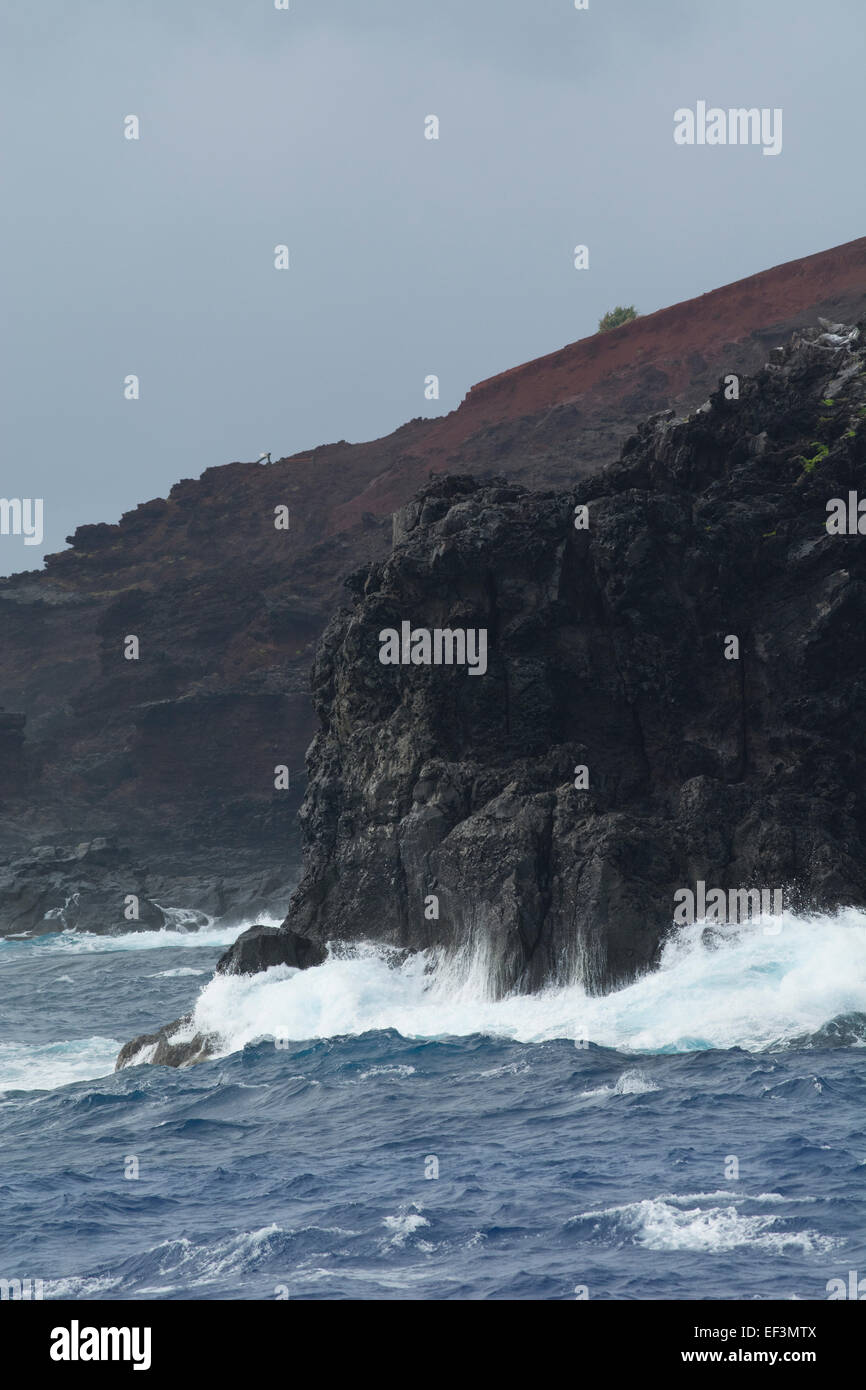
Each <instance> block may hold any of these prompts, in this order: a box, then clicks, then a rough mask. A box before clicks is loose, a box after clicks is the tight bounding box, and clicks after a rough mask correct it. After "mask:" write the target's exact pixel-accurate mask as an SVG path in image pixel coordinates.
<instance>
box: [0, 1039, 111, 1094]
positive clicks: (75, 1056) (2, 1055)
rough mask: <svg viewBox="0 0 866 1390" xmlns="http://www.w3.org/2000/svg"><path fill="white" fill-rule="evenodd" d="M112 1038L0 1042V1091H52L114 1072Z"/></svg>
mask: <svg viewBox="0 0 866 1390" xmlns="http://www.w3.org/2000/svg"><path fill="white" fill-rule="evenodd" d="M120 1047H121V1044H120V1043H119V1042H117V1040H116V1039H115V1038H99V1037H93V1038H73V1039H72V1040H71V1041H68V1042H54V1043H44V1044H38V1043H18V1042H8V1043H0V1092H2V1091H52V1090H53V1089H54V1087H55V1086H71V1085H72V1084H73V1082H75V1081H89V1080H91V1079H92V1078H93V1077H96V1076H107V1075H108V1074H109V1073H111V1072H113V1071H114V1063H115V1061H116V1060H117V1054H118V1052H119V1051H120Z"/></svg>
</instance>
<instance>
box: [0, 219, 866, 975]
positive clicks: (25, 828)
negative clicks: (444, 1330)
mask: <svg viewBox="0 0 866 1390" xmlns="http://www.w3.org/2000/svg"><path fill="white" fill-rule="evenodd" d="M864 313H866V239H861V240H859V241H856V242H852V243H850V244H849V245H847V246H843V247H839V248H837V249H835V250H833V251H827V252H824V253H821V254H820V255H817V256H811V257H808V258H806V259H804V260H802V261H796V262H791V263H790V264H788V265H784V266H780V267H777V268H775V269H773V270H770V271H766V272H763V273H762V274H759V275H755V276H752V277H751V278H749V279H748V280H744V281H740V282H738V283H737V284H735V285H730V286H727V287H725V288H723V289H720V290H715V291H713V292H712V293H710V294H706V295H703V296H701V297H700V298H699V299H696V300H692V301H689V302H688V303H685V304H680V305H676V306H674V307H673V308H670V309H664V310H660V311H659V312H657V313H654V314H650V315H647V316H645V317H643V318H639V319H637V320H636V321H634V322H632V323H628V324H626V325H624V326H623V327H621V328H619V329H617V330H615V331H614V332H612V333H608V334H599V335H595V336H594V337H592V338H589V339H585V340H583V341H582V342H579V343H576V344H573V345H571V346H569V347H566V348H563V349H561V350H560V351H558V352H556V353H553V354H551V355H550V356H548V357H546V358H542V359H539V360H538V361H537V362H532V363H528V364H526V365H525V366H522V367H518V368H515V369H514V370H513V371H510V372H506V373H504V374H502V375H501V376H499V377H495V378H493V379H491V380H489V381H486V382H483V383H480V384H479V385H478V386H476V387H474V388H473V389H472V390H471V391H470V392H469V394H468V395H467V397H466V399H465V401H464V402H463V404H462V405H461V406H460V408H459V409H458V410H456V411H454V412H452V413H451V414H449V415H447V416H444V417H442V418H440V419H434V420H425V419H418V420H414V421H411V422H410V423H409V424H407V425H404V426H403V427H402V428H401V429H399V430H397V431H396V432H395V433H394V434H393V435H391V436H389V437H388V438H386V439H382V440H378V441H374V442H372V443H367V444H358V445H351V444H347V443H346V442H345V441H342V442H340V443H337V444H332V445H327V446H323V447H322V448H320V449H317V450H315V452H314V453H312V454H306V455H302V456H295V457H293V458H285V459H280V460H278V461H277V462H275V463H273V464H256V463H233V464H229V465H226V466H224V467H216V468H211V469H208V470H207V471H206V472H205V473H204V474H202V476H201V478H200V479H198V480H189V479H187V480H184V481H182V482H180V483H178V484H177V485H176V486H175V487H174V488H173V489H172V490H171V493H170V494H169V496H168V498H166V499H161V498H160V499H155V500H153V501H150V502H147V503H144V504H142V505H141V506H139V507H137V508H136V509H135V510H134V511H132V512H129V513H127V514H125V515H124V516H123V517H122V518H121V521H120V522H119V523H118V524H117V525H114V526H112V525H105V524H100V525H94V526H84V527H79V529H78V530H77V531H76V533H75V535H74V536H73V537H71V538H70V548H69V549H68V550H66V551H63V552H61V553H59V554H57V555H54V556H50V557H48V560H47V562H46V568H45V570H44V571H39V572H31V573H25V574H20V575H15V576H13V577H12V578H9V579H4V580H0V640H2V644H3V663H2V674H0V706H3V707H5V711H4V713H3V716H2V721H0V722H3V724H4V729H3V731H0V732H3V738H2V743H3V749H2V753H3V762H4V777H3V784H2V790H0V797H2V802H0V851H2V853H3V857H4V859H5V868H4V869H3V871H2V873H0V933H10V932H21V931H25V932H33V931H37V932H38V931H45V930H54V929H56V925H57V923H58V920H59V921H60V922H62V923H65V924H66V925H68V926H79V927H83V926H87V927H88V928H89V929H92V930H114V929H126V930H128V929H129V927H130V925H135V921H133V922H130V921H129V920H128V918H127V915H126V911H125V908H124V904H125V903H126V902H127V900H128V898H129V895H130V894H134V895H135V896H136V897H137V898H138V900H139V911H140V915H139V918H138V919H137V920H138V924H139V925H142V926H145V925H147V926H152V925H154V924H157V923H159V922H161V921H164V920H166V912H167V910H168V907H173V908H175V909H176V910H177V911H178V912H180V913H181V918H180V919H179V920H188V921H194V920H197V919H196V918H195V917H194V916H190V914H193V913H194V912H196V911H198V912H208V913H212V914H213V915H219V916H222V917H232V916H233V917H234V918H235V919H236V920H241V919H243V918H246V920H249V919H250V916H251V915H253V914H259V913H263V912H265V911H271V912H278V913H279V914H280V915H281V914H282V913H283V912H284V910H285V904H286V902H287V900H288V897H289V894H290V892H291V889H292V887H293V886H294V883H295V881H296V877H297V859H298V853H299V848H298V841H297V836H296V812H297V809H298V805H299V803H300V799H301V796H302V794H303V790H304V770H303V763H304V752H305V750H306V748H307V746H308V744H309V742H310V739H311V738H312V736H313V734H314V733H315V730H316V715H315V713H314V710H313V707H312V705H311V702H310V698H309V673H310V668H311V664H312V661H313V654H314V652H315V648H316V643H317V640H318V639H319V637H320V636H321V634H322V632H323V630H324V628H325V626H326V624H327V622H328V620H329V618H330V616H331V614H332V613H333V611H334V609H335V607H336V606H337V604H338V603H339V602H340V595H341V587H342V581H343V578H344V576H345V575H346V574H347V573H349V572H350V571H353V570H357V567H358V566H359V565H365V564H368V563H371V562H379V563H381V562H383V561H385V557H386V556H387V555H388V552H389V549H390V546H391V540H392V514H393V512H394V511H396V510H399V509H400V508H402V507H404V506H405V505H406V504H407V503H408V502H409V499H410V498H411V497H412V496H413V494H414V493H415V492H416V491H417V489H418V487H419V486H420V485H421V484H422V483H423V482H424V481H425V480H426V479H428V476H429V475H430V474H431V473H432V474H433V475H434V476H435V475H438V474H459V475H464V476H466V475H469V476H472V477H474V478H475V479H477V480H480V481H481V482H482V483H483V484H484V486H487V487H494V491H495V492H496V495H497V496H498V495H499V491H498V489H499V488H500V487H501V486H502V485H499V484H497V485H494V484H493V483H491V482H490V479H491V478H492V477H493V475H504V476H505V477H506V478H507V479H508V480H509V482H510V483H511V484H519V485H522V486H523V487H526V488H533V489H538V488H544V487H572V486H573V485H574V484H575V483H577V482H579V481H580V480H582V479H583V480H587V479H590V478H592V477H594V476H596V475H597V474H598V472H599V469H600V468H602V467H603V465H605V464H607V463H610V462H611V461H613V460H615V459H616V457H617V455H618V452H619V449H620V447H621V445H622V444H623V442H624V441H625V440H626V439H627V437H628V436H629V435H630V434H631V433H632V432H633V431H634V429H635V428H636V427H637V425H638V423H639V422H640V420H642V419H643V418H645V416H646V415H647V414H649V413H651V412H652V411H654V410H658V409H659V408H663V407H673V408H674V409H675V410H676V411H677V412H678V413H680V414H682V413H685V412H688V411H689V410H692V409H694V408H695V407H696V406H697V405H698V404H699V403H700V402H701V401H702V400H703V399H705V397H706V396H707V395H708V394H709V392H710V391H711V390H712V389H713V388H714V386H715V384H716V382H717V381H718V379H719V377H720V376H721V375H723V374H730V373H740V374H743V373H745V372H749V371H755V370H757V369H758V368H759V367H760V365H761V364H762V363H763V361H764V360H765V359H766V357H767V354H768V352H769V350H770V348H771V347H773V346H774V345H776V344H778V343H781V342H783V341H784V340H785V339H786V337H787V336H788V335H789V334H790V332H791V331H792V330H793V329H794V328H796V327H798V326H803V325H807V324H811V323H814V322H816V319H817V316H818V315H819V314H824V315H828V316H830V317H831V318H833V319H840V320H845V321H848V322H852V321H854V320H856V319H858V318H860V317H862V315H863V314H864ZM485 480H487V481H486V482H485ZM446 486H448V487H452V486H455V484H452V483H449V484H447V485H446ZM460 486H461V487H463V486H466V484H460ZM431 505H432V503H431ZM466 505H467V507H470V506H471V505H472V503H471V498H470V497H469V495H467V500H466ZM497 505H499V504H497ZM532 505H533V506H534V503H533V504H532ZM548 505H551V506H552V505H554V504H553V503H549V504H548ZM559 505H564V504H559ZM514 506H515V508H517V510H518V511H519V510H520V508H521V507H524V506H525V507H529V506H530V503H529V502H526V503H521V504H518V503H516V502H515V503H514ZM280 507H287V508H288V509H289V525H288V529H281V530H278V529H277V528H276V527H275V525H274V518H275V509H276V508H280ZM538 524H539V525H541V523H540V522H539V523H538ZM548 524H550V523H548ZM541 530H542V532H543V531H544V527H543V526H541ZM413 543H416V544H420V543H421V540H420V537H417V538H415V541H414V542H413ZM387 563H391V562H387ZM491 563H492V559H491ZM130 634H134V635H136V636H137V637H138V639H139V643H140V656H139V659H138V660H126V659H125V655H124V651H125V642H126V638H127V636H128V635H130ZM332 640H333V638H332V636H329V637H328V639H327V642H326V647H325V650H328V646H327V644H328V643H330V642H332ZM322 659H323V658H322ZM320 668H321V659H320V665H319V667H318V668H317V669H320ZM501 679H502V676H501V673H500V674H499V675H497V674H496V673H495V672H491V674H490V675H489V676H487V677H484V678H483V679H478V680H476V681H472V685H473V686H474V685H477V686H479V687H480V688H481V689H487V690H488V692H489V691H490V690H492V689H493V687H494V686H495V684H496V681H497V680H501ZM316 682H317V691H319V693H318V694H317V697H316V699H317V703H318V705H319V711H320V715H319V717H321V712H322V703H321V692H320V686H321V681H320V678H319V677H318V676H317V677H316ZM474 698H475V699H479V700H480V699H481V696H480V694H479V695H476V696H475V697H474ZM491 717H492V715H491ZM25 718H26V723H22V720H23V719H25ZM574 736H575V737H577V734H576V733H575V735H574ZM585 738H586V735H585V733H581V734H580V739H579V740H578V741H580V740H583V741H585ZM531 746H532V747H535V746H536V745H535V744H532V745H531ZM277 767H286V768H287V769H288V770H289V777H290V786H289V788H288V789H284V788H283V787H282V786H280V787H279V788H277V787H276V786H275V769H276V768H277ZM596 790H597V789H596ZM593 794H595V791H594V792H593ZM305 814H306V813H305ZM161 904H162V906H161ZM166 905H168V907H167V906H166ZM46 914H50V915H49V916H46ZM184 914H185V915H184ZM440 920H442V921H444V916H443V917H442V918H441V919H440ZM310 927H311V929H312V928H313V927H315V929H316V930H318V925H317V924H316V923H314V922H313V921H312V919H311V921H310ZM443 929H444V928H443ZM395 932H396V928H395ZM396 934H397V935H399V933H396ZM516 959H517V957H515V960H516Z"/></svg>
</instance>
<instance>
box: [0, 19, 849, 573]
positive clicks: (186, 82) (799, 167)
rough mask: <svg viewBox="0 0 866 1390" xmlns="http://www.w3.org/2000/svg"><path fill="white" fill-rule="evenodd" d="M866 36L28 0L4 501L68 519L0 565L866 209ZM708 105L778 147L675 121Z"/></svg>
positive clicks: (7, 156)
mask: <svg viewBox="0 0 866 1390" xmlns="http://www.w3.org/2000/svg"><path fill="white" fill-rule="evenodd" d="M864 48H866V7H864V0H821V3H820V4H818V3H811V2H810V0H760V3H755V0H726V3H725V4H716V3H710V0H590V3H589V9H588V10H586V11H577V10H576V9H575V7H574V0H291V7H290V9H289V10H288V11H283V10H277V9H276V8H275V5H274V0H148V3H141V0H76V3H75V4H69V3H68V0H3V6H2V19H0V53H2V58H0V68H2V72H0V120H2V138H0V177H2V190H3V198H2V207H3V214H2V218H3V221H2V244H0V249H2V260H0V275H2V280H3V294H2V300H3V306H4V312H3V317H4V332H3V347H2V361H0V428H2V439H0V448H2V465H3V466H2V474H0V495H2V496H5V497H7V498H11V497H22V498H23V497H42V498H44V504H45V521H44V526H45V539H44V544H43V545H42V546H41V547H38V546H25V545H24V541H23V537H21V536H0V572H2V573H9V572H11V571H15V570H20V569H32V568H36V567H38V565H39V564H40V563H41V556H42V554H43V553H44V552H45V551H52V550H58V549H62V548H63V545H64V537H65V536H66V535H68V534H69V533H71V531H72V530H73V529H74V527H75V526H77V525H79V524H81V523H83V522H93V521H116V520H117V519H118V517H119V515H120V513H121V512H122V511H125V510H128V509H129V508H131V507H133V506H135V505H136V503H138V502H140V501H144V500H146V499H148V498H150V497H153V496H157V495H165V493H166V492H167V491H168V489H169V488H170V487H171V485H172V483H174V482H175V481H177V480H178V479H179V478H182V477H197V476H198V475H199V474H200V473H201V472H202V470H203V469H205V468H208V467H211V466H212V465H214V464H220V463H228V462H231V461H232V460H235V459H253V458H255V457H257V455H258V454H259V452H260V451H263V450H270V451H271V453H272V455H273V457H274V458H277V457H279V456H280V455H284V454H289V453H294V452H295V451H297V450H300V449H306V448H308V447H312V446H314V445H316V444H322V443H327V442H330V441H333V440H337V439H343V438H345V439H350V440H362V439H370V438H375V437H377V436H379V435H383V434H387V433H389V432H390V431H391V430H392V429H394V428H396V427H397V426H398V425H400V424H402V423H403V422H404V421H405V420H408V419H410V418H412V417H413V416H417V415H426V414H430V415H432V414H441V413H443V412H445V411H447V410H450V409H453V408H454V407H455V406H456V405H458V404H459V402H460V400H461V399H462V397H463V395H464V394H465V392H466V391H467V390H468V388H469V387H470V386H471V385H472V383H473V382H475V381H478V380H480V379H482V378H484V377H487V376H490V375H492V374H494V373H496V372H499V371H501V370H503V369H505V368H507V367H510V366H514V365H516V364H517V363H519V362H523V361H527V360H529V359H530V358H533V357H537V356H539V355H540V354H542V353H545V352H551V351H553V350H555V349H556V348H558V347H561V346H562V345H563V344H565V343H568V342H573V341H575V340H576V339H578V338H581V337H585V336H586V335H587V334H589V333H592V332H594V331H595V329H596V325H597V321H598V319H599V316H600V315H601V314H602V313H603V312H604V311H605V310H606V309H608V308H610V307H612V306H613V305H615V304H617V303H624V304H630V303H634V304H636V305H637V307H638V308H639V309H640V310H641V311H643V312H644V313H647V312H651V311H652V310H654V309H657V308H660V307H662V306H663V305H666V304H671V303H675V302H677V301H678V300H681V299H686V298H688V297H690V296H692V295H695V294H701V293H703V292H704V291H706V290H709V289H713V288H715V287H716V286H718V285H723V284H726V283H727V282H729V281H731V280H735V279H739V278H741V277H742V276H745V275H750V274H752V273H754V272H755V271H758V270H763V269H766V268H767V267H769V266H771V265H776V264H779V263H780V262H783V261H787V260H791V259H792V258H794V257H797V256H803V255H809V254H811V253H812V252H816V251H821V250H824V249H826V248H828V247H831V246H835V245H838V244H840V243H842V242H845V241H849V240H851V239H853V238H854V237H858V236H861V235H863V234H864V232H866V218H864V204H866V189H864V179H863V151H864V149H866V105H864V102H863V55H864ZM699 100H706V101H707V102H708V103H709V104H710V105H718V106H721V107H724V108H727V107H730V106H757V107H769V108H775V107H781V108H782V110H783V113H784V115H783V132H784V137H783V148H782V152H781V154H780V155H779V156H778V157H766V156H763V155H762V152H761V150H760V149H759V148H752V147H745V148H744V147H736V146H733V147H732V146H728V147H724V148H710V147H703V148H699V147H691V148H689V147H682V146H677V145H676V144H675V143H674V140H673V112H674V110H675V109H676V108H678V107H692V108H694V107H695V105H696V103H697V101H699ZM129 114H135V115H137V116H138V117H139V120H140V123H141V138H140V139H139V140H138V141H131V140H127V139H125V138H124V127H123V122H124V117H125V116H127V115H129ZM431 114H432V115H436V116H438V118H439V121H440V138H439V140H438V141H431V140H426V139H425V138H424V121H425V117H426V116H428V115H431ZM280 243H284V244H286V245H288V247H289V251H290V258H291V266H290V269H289V270H288V271H278V270H275V269H274V247H275V246H276V245H277V244H280ZM578 243H585V244H586V245H588V246H589V248H590V269H589V270H588V271H576V270H575V268H574V265H573V248H574V247H575V245H576V244H578ZM130 373H135V374H136V375H138V376H139V378H140V383H141V398H140V400H138V401H127V400H125V399H124V395H123V383H124V378H125V377H126V376H127V375H128V374H130ZM429 373H436V374H437V375H438V376H439V378H440V381H441V398H440V400H439V401H427V400H425V399H424V380H425V377H426V376H427V375H428V374H429ZM323 482H326V480H323Z"/></svg>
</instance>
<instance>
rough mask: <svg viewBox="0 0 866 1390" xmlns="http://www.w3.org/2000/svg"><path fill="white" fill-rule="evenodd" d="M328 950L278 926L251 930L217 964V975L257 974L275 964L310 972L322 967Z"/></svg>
mask: <svg viewBox="0 0 866 1390" xmlns="http://www.w3.org/2000/svg"><path fill="white" fill-rule="evenodd" d="M327 954H328V953H327V951H326V950H325V948H324V947H323V946H321V945H320V944H319V942H318V941H311V940H310V939H309V937H305V936H298V934H297V932H293V931H289V930H288V929H280V928H278V927H262V926H258V925H256V926H253V927H248V928H247V930H246V931H245V932H242V933H241V935H240V936H239V937H238V939H237V941H235V942H234V944H233V945H232V946H231V948H230V949H229V950H228V951H226V952H225V953H224V955H222V956H220V958H219V960H218V961H217V967H216V968H217V974H218V975H220V974H224V973H225V974H230V975H255V974H257V973H258V971H260V970H270V968H271V966H272V965H289V966H291V967H292V968H293V969H295V970H309V969H310V967H311V966H313V965H321V964H322V962H323V960H324V959H325V957H326V956H327Z"/></svg>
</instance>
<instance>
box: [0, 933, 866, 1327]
mask: <svg viewBox="0 0 866 1390" xmlns="http://www.w3.org/2000/svg"><path fill="white" fill-rule="evenodd" d="M774 920H775V925H774V926H773V927H772V928H770V930H769V931H768V930H765V928H764V927H763V926H762V925H761V924H754V925H749V926H746V927H737V928H725V929H723V930H721V931H714V932H712V933H707V932H705V931H704V930H703V929H702V928H701V926H700V925H698V926H695V927H691V928H685V929H683V930H682V931H681V932H680V933H679V935H678V936H677V937H676V938H675V939H674V940H673V941H672V942H671V943H670V945H669V946H668V947H667V949H666V951H665V955H664V959H663V962H662V967H661V969H660V970H658V971H657V972H656V973H654V974H653V975H650V976H647V977H645V978H643V979H642V980H640V981H638V982H637V983H635V984H633V985H631V986H629V987H628V988H626V989H623V990H620V991H618V992H617V993H615V994H611V995H607V996H605V997H604V998H590V997H587V996H586V994H585V993H584V991H583V990H582V989H581V988H579V987H577V986H574V987H571V988H568V989H559V990H551V991H549V992H548V993H546V994H542V995H536V996H532V997H525V996H523V997H514V998H509V999H504V1000H499V1001H495V1000H493V999H491V998H490V997H489V996H488V991H487V987H486V973H485V971H486V967H485V964H484V961H483V959H482V958H481V957H473V958H467V959H464V960H460V961H456V962H455V961H452V962H450V963H447V964H446V963H444V962H442V961H437V960H435V959H430V958H421V957H415V958H413V959H411V960H409V961H408V962H407V963H404V964H403V965H402V966H399V967H397V968H393V967H392V966H391V965H390V964H389V962H388V959H387V958H386V956H385V955H384V954H383V953H381V952H379V951H376V950H374V949H372V948H367V949H361V950H360V951H359V952H358V953H357V954H356V955H355V956H353V957H350V958H343V959H333V960H329V961H327V962H326V963H325V964H324V965H322V966H319V967H317V968H315V969H313V970H308V971H305V972H302V973H301V972H293V971H291V970H288V969H286V968H282V967H281V968H277V969H275V970H271V971H268V972H266V973H265V974H263V975H259V976H255V977H248V978H240V977H234V978H230V977H224V976H220V977H217V978H213V979H212V978H211V977H212V971H213V967H214V964H215V962H216V960H217V958H218V956H219V955H220V954H221V952H222V951H223V950H224V949H225V947H226V946H227V945H228V944H229V943H230V942H231V941H232V940H233V939H234V938H235V937H236V936H237V935H238V933H239V931H240V930H242V928H240V927H235V928H233V929H231V930H225V929H221V928H219V926H209V927H204V928H202V929H200V930H198V931H183V930H177V931H162V932H146V933H131V934H129V935H127V936H115V937H98V936H89V935H83V934H78V933H74V932H63V933H60V934H57V935H52V936H46V937H41V938H38V939H34V940H18V941H9V940H7V941H4V942H2V943H0V1143H2V1149H0V1279H10V1280H11V1279H16V1278H17V1279H22V1280H24V1279H31V1280H41V1281H42V1289H43V1296H44V1297H45V1298H46V1299H47V1298H76V1299H83V1300H91V1299H97V1300H98V1299H101V1298H111V1299H117V1298H120V1299H189V1298H193V1299H274V1298H303V1299H344V1298H363V1299H483V1298H510V1299H573V1298H576V1297H583V1296H588V1297H589V1298H590V1299H678V1300H680V1299H682V1300H685V1299H689V1300H691V1299H739V1298H753V1299H770V1298H781V1299H807V1300H811V1299H826V1298H827V1297H828V1293H827V1285H828V1282H829V1281H831V1280H834V1279H842V1280H844V1281H845V1282H846V1284H847V1283H848V1281H849V1271H851V1270H856V1271H859V1277H860V1278H863V1277H864V1276H866V1193H864V1185H866V1047H864V1043H866V914H864V913H862V912H854V911H849V912H843V913H840V914H839V915H837V916H834V917H824V918H814V919H809V920H805V919H799V918H797V917H794V916H786V917H784V918H782V919H780V920H778V919H774ZM777 928H780V929H778V930H777ZM193 1007H194V1008H195V1021H196V1025H197V1026H198V1027H201V1028H203V1029H206V1030H207V1031H213V1032H217V1033H219V1035H220V1037H221V1039H222V1048H223V1051H222V1055H221V1056H219V1057H218V1058H217V1059H216V1060H214V1061H211V1062H209V1063H206V1064H204V1065H200V1066H195V1067H192V1068H189V1069H186V1070H175V1069H172V1068H167V1067H152V1066H135V1067H132V1068H129V1069H127V1070H124V1071H122V1072H120V1073H114V1072H113V1066H114V1061H115V1057H116V1055H117V1052H118V1050H119V1048H120V1046H121V1044H122V1043H123V1042H125V1041H127V1040H128V1039H129V1038H130V1037H133V1036H135V1035H136V1034H138V1033H140V1032H144V1031H148V1030H152V1029H154V1028H155V1027H156V1026H158V1025H160V1024H162V1023H165V1022H168V1021H169V1020H170V1019H173V1018H176V1017H178V1016H179V1015H180V1014H183V1013H185V1012H188V1011H189V1010H190V1009H191V1008H193ZM831 1024H832V1026H830V1027H828V1026H827V1025H831ZM864 1288H866V1284H864Z"/></svg>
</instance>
